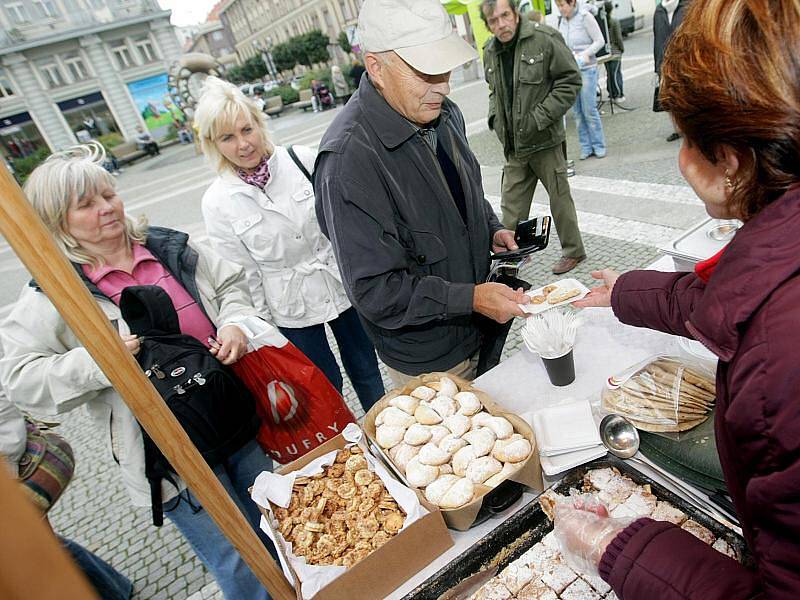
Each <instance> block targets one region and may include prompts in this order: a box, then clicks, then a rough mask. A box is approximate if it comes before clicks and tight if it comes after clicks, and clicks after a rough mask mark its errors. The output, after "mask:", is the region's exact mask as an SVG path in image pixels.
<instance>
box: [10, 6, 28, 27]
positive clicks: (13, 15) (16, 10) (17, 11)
mask: <svg viewBox="0 0 800 600" xmlns="http://www.w3.org/2000/svg"><path fill="white" fill-rule="evenodd" d="M6 13H7V14H8V18H9V19H11V22H12V23H13V24H14V25H22V24H23V23H27V22H28V13H27V11H26V10H25V7H24V6H23V5H22V2H12V3H11V4H6Z"/></svg>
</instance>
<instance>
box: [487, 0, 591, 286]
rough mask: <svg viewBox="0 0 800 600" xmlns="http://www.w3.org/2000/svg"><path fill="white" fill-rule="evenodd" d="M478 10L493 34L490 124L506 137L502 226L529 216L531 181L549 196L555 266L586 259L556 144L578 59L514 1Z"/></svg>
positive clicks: (491, 2) (497, 0) (495, 1)
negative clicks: (556, 242)
mask: <svg viewBox="0 0 800 600" xmlns="http://www.w3.org/2000/svg"><path fill="white" fill-rule="evenodd" d="M481 16H482V17H483V20H484V22H485V23H486V26H487V27H488V28H489V30H490V31H491V32H492V33H493V34H494V37H492V38H491V39H490V40H489V41H488V42H486V45H484V47H483V61H484V66H485V69H486V81H487V82H488V84H489V128H490V129H494V131H495V133H496V134H497V137H498V138H500V143H502V144H503V148H504V152H505V156H506V164H505V167H504V168H503V186H502V201H501V206H502V209H503V225H505V227H507V228H508V229H512V230H513V229H514V228H515V227H516V226H517V223H519V222H520V221H524V220H525V219H527V218H528V213H529V212H530V208H531V201H532V200H533V192H534V191H535V189H536V184H537V182H538V181H539V180H541V182H542V184H543V185H544V188H545V189H546V190H547V193H548V195H549V196H550V212H551V213H552V214H553V220H554V221H555V224H556V230H557V231H558V237H559V239H560V240H561V249H562V257H561V259H560V260H559V261H558V262H556V264H555V265H553V273H555V274H556V275H560V274H562V273H566V272H567V271H571V270H572V269H574V268H575V266H576V265H577V264H578V263H579V262H581V261H582V260H584V259H585V258H586V251H585V250H584V248H583V240H582V239H581V233H580V231H579V230H578V217H577V214H576V212H575V203H574V202H573V200H572V194H571V193H570V189H569V182H568V181H567V164H566V159H565V157H564V154H563V152H562V150H561V144H562V142H563V141H564V139H565V133H564V119H563V117H564V115H565V114H566V112H567V111H568V110H569V109H570V107H571V106H572V105H573V104H574V103H575V99H576V98H577V97H578V93H579V92H580V89H581V74H580V71H579V70H578V65H577V63H576V62H575V59H574V58H573V56H572V52H571V51H570V50H569V48H567V45H566V44H565V43H564V40H563V38H562V37H561V35H560V34H559V33H558V32H557V31H556V30H555V29H552V28H551V27H548V26H547V25H540V24H539V23H532V22H530V21H529V20H528V19H520V16H519V12H518V11H517V6H516V0H483V2H482V3H481Z"/></svg>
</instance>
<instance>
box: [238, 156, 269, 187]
mask: <svg viewBox="0 0 800 600" xmlns="http://www.w3.org/2000/svg"><path fill="white" fill-rule="evenodd" d="M236 174H237V175H238V176H239V179H241V180H242V181H244V182H245V183H249V184H250V185H254V186H256V187H257V188H259V189H260V190H261V191H262V192H263V191H264V188H265V187H266V186H267V182H268V181H269V156H266V155H265V156H264V158H262V159H261V162H260V163H258V166H257V167H256V168H255V169H253V171H251V172H250V173H248V172H247V171H245V170H244V169H236Z"/></svg>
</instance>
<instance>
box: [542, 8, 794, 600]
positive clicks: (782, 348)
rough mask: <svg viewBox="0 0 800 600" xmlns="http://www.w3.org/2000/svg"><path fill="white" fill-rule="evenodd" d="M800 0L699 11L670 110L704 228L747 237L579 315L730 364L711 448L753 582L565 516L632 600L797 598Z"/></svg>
mask: <svg viewBox="0 0 800 600" xmlns="http://www.w3.org/2000/svg"><path fill="white" fill-rule="evenodd" d="M798 32H800V2H798V1H797V0H748V1H745V0H704V1H702V2H699V1H695V2H694V3H693V4H692V5H691V6H690V8H689V11H688V12H687V14H686V16H685V19H684V22H683V25H682V26H681V27H680V28H679V29H678V30H677V31H676V33H675V34H674V37H673V39H672V41H671V42H670V45H669V48H668V49H667V54H666V57H665V60H664V64H663V66H662V71H661V74H662V86H661V101H662V104H663V105H664V108H665V110H667V111H669V112H670V113H671V115H672V117H673V119H674V121H675V124H676V126H677V128H678V130H679V131H680V132H681V133H682V134H683V136H684V141H683V146H682V147H681V150H680V155H679V164H680V168H681V172H682V173H683V176H684V177H685V178H686V180H687V181H688V182H689V184H690V185H691V186H692V188H693V189H694V191H695V192H696V193H697V195H698V196H699V197H700V199H701V200H702V201H703V202H704V203H705V206H706V210H707V212H708V214H709V215H711V216H712V217H715V218H720V219H733V218H736V219H741V220H742V221H744V226H743V227H742V228H741V229H740V230H739V232H738V233H737V234H736V237H735V238H734V239H733V241H731V243H730V244H729V245H728V246H727V247H726V248H725V249H724V250H723V251H722V252H720V254H719V255H717V256H716V257H714V258H712V259H710V260H709V261H706V263H705V264H703V263H701V268H699V269H697V270H696V272H694V273H659V272H654V271H633V272H630V273H626V274H624V275H617V274H616V273H614V272H613V271H610V270H605V271H602V272H596V273H593V276H594V277H596V278H598V279H602V280H603V285H601V286H599V287H597V288H595V289H594V290H593V291H592V293H591V294H590V295H589V296H587V297H586V299H584V300H583V301H581V302H577V303H576V304H577V305H578V306H609V305H610V306H611V307H612V308H613V310H614V313H615V314H616V315H617V317H618V318H619V319H620V320H621V321H623V322H624V323H627V324H630V325H636V326H640V327H650V328H653V329H658V330H660V331H666V332H669V333H673V334H677V335H682V336H685V337H689V338H693V339H696V340H699V341H700V342H702V343H703V344H704V345H705V346H706V347H707V348H708V349H709V350H711V351H712V352H714V354H716V355H717V356H718V357H719V366H718V368H717V378H716V384H717V412H716V421H715V431H716V442H717V448H718V451H719V454H720V460H721V463H722V467H723V470H724V472H725V479H726V482H727V485H728V489H729V491H730V494H731V497H732V498H733V501H734V504H735V506H736V512H737V513H738V516H739V519H740V521H741V524H742V529H743V531H744V536H745V539H746V541H747V544H748V547H749V550H750V553H751V554H752V556H753V558H754V563H755V564H754V569H752V570H750V569H747V568H745V567H744V566H741V565H739V564H738V563H736V562H735V561H733V560H732V559H730V558H727V557H725V556H723V555H722V554H719V553H717V552H716V551H715V550H713V549H711V548H710V547H708V546H706V545H705V544H703V543H702V542H700V541H699V540H697V539H695V538H694V537H693V536H692V535H690V534H689V533H687V532H685V531H682V530H681V529H679V528H678V527H676V526H674V525H672V524H670V523H664V522H658V521H653V520H652V519H646V518H645V519H638V520H636V521H634V522H633V523H629V524H628V523H621V522H619V521H616V520H615V519H611V518H609V517H608V515H607V514H602V513H604V511H603V509H602V508H600V509H598V510H597V511H595V512H588V511H587V510H585V509H583V508H581V507H570V506H568V507H563V508H561V509H559V510H558V512H557V514H556V529H557V530H559V531H560V533H561V535H562V539H563V540H564V543H565V545H566V546H567V548H565V550H566V551H567V553H568V554H571V555H572V556H573V557H578V558H581V559H583V560H584V561H586V562H587V563H588V564H590V565H592V566H594V567H598V568H599V573H600V575H601V576H602V577H603V579H605V580H606V581H607V582H608V583H609V584H610V585H611V586H612V587H613V589H614V591H615V592H616V594H617V595H618V596H619V597H620V598H621V599H622V600H632V599H634V600H635V599H639V598H642V599H646V600H655V599H658V600H671V599H677V598H697V599H703V600H711V599H715V598H720V599H725V600H735V599H739V598H754V597H758V598H781V599H783V598H785V599H787V600H788V599H792V600H797V599H798V598H800V345H799V344H798V342H799V341H800V62H798V61H800V58H798V57H800V35H798Z"/></svg>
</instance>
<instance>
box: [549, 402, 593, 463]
mask: <svg viewBox="0 0 800 600" xmlns="http://www.w3.org/2000/svg"><path fill="white" fill-rule="evenodd" d="M533 431H534V434H535V435H536V444H537V445H538V446H539V453H540V454H545V455H554V454H560V453H564V452H572V451H574V450H575V449H580V448H591V447H592V446H596V445H598V444H602V440H601V439H600V432H599V431H598V428H597V423H596V422H595V420H594V416H593V415H592V408H591V406H589V402H587V401H586V400H579V401H578V402H570V403H568V404H559V405H558V406H551V407H548V408H544V409H542V410H540V411H538V412H536V414H534V415H533Z"/></svg>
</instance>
